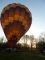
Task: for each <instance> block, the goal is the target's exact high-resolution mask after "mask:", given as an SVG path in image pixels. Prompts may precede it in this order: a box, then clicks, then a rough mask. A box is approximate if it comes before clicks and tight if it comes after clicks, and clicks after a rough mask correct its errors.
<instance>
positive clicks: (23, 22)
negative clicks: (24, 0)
mask: <svg viewBox="0 0 45 60" xmlns="http://www.w3.org/2000/svg"><path fill="white" fill-rule="evenodd" d="M31 23H32V15H31V12H30V11H29V9H28V8H27V7H26V6H24V5H22V4H17V3H12V4H9V5H8V6H6V7H4V9H3V10H2V13H1V25H2V28H3V31H4V33H5V36H6V38H7V40H8V46H9V47H10V48H15V47H16V43H17V41H18V40H20V38H21V37H22V36H23V35H24V34H25V33H26V32H27V31H28V30H29V28H30V26H31Z"/></svg>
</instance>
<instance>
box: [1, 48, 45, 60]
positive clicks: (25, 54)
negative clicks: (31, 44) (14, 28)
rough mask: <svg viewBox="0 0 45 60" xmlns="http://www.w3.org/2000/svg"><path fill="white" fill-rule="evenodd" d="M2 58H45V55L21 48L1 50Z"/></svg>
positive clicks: (23, 59) (35, 59)
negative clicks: (10, 50) (8, 50)
mask: <svg viewBox="0 0 45 60" xmlns="http://www.w3.org/2000/svg"><path fill="white" fill-rule="evenodd" d="M0 60H45V57H43V55H41V54H40V53H37V52H36V51H31V50H29V49H27V50H26V49H22V50H21V49H19V50H18V51H12V52H7V51H5V52H0Z"/></svg>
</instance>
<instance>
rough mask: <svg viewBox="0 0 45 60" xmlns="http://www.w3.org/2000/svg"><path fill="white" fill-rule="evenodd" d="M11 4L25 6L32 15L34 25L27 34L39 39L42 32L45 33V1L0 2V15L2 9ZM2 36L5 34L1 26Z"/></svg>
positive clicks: (7, 0)
mask: <svg viewBox="0 0 45 60" xmlns="http://www.w3.org/2000/svg"><path fill="white" fill-rule="evenodd" d="M11 3H21V4H24V5H25V6H27V7H28V8H29V10H30V11H31V13H32V25H31V27H30V29H29V30H28V32H27V33H26V34H28V35H30V34H33V35H35V36H36V37H37V36H39V34H40V33H41V32H45V0H0V14H1V11H2V9H3V8H4V7H5V6H7V5H8V4H11ZM1 36H4V32H3V29H2V27H1V24H0V37H1Z"/></svg>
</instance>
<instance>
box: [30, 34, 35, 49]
mask: <svg viewBox="0 0 45 60" xmlns="http://www.w3.org/2000/svg"><path fill="white" fill-rule="evenodd" d="M30 40H31V49H32V42H33V40H34V35H30Z"/></svg>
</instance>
